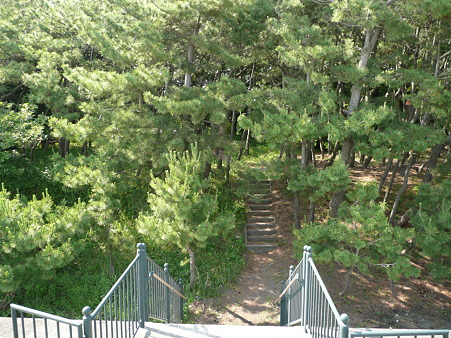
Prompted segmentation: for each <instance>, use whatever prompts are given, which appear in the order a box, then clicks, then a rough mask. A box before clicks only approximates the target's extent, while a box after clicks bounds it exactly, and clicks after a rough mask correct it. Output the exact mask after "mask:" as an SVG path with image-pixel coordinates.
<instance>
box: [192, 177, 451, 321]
mask: <svg viewBox="0 0 451 338" xmlns="http://www.w3.org/2000/svg"><path fill="white" fill-rule="evenodd" d="M378 174H380V171H379V172H371V174H370V175H374V176H376V175H378ZM366 175H368V171H367V172H366ZM353 176H354V177H353V178H354V180H366V179H371V178H368V176H366V177H364V175H363V173H362V172H360V171H356V172H355V175H353ZM374 176H373V179H374ZM282 191H283V187H282V186H281V185H280V184H277V183H276V184H274V185H273V196H274V203H273V211H274V216H275V217H276V224H277V232H278V244H279V248H278V249H277V250H274V251H272V252H270V253H266V254H261V253H260V254H259V253H250V252H247V253H246V257H245V258H246V267H245V268H244V269H243V271H242V272H241V275H240V278H239V280H238V282H237V283H236V284H234V285H231V286H229V287H227V288H224V290H223V292H222V294H221V295H220V296H218V297H215V298H210V299H203V300H198V301H195V302H194V303H193V304H191V306H190V312H191V313H192V314H193V322H196V323H198V324H229V325H278V324H279V308H278V306H277V305H276V304H275V300H276V299H277V298H278V296H279V294H280V291H281V282H282V281H283V280H285V279H286V278H287V275H288V269H289V266H290V265H296V264H297V262H298V260H296V259H295V258H294V249H293V245H292V239H293V235H292V232H291V227H292V218H291V217H292V216H291V215H292V204H291V200H290V198H289V197H288V196H287V195H284V194H283V193H282ZM306 244H308V243H306ZM313 257H314V252H313ZM318 270H319V271H320V274H321V276H322V278H323V280H324V282H325V284H326V286H327V288H328V290H329V293H330V295H331V297H332V299H333V300H334V302H335V305H336V306H337V309H338V311H339V312H340V313H347V314H348V315H349V316H350V318H351V320H350V325H351V327H354V328H363V327H367V328H370V327H372V328H389V327H391V328H406V329H413V328H423V329H426V328H428V329H450V328H451V283H450V282H449V281H443V282H441V283H439V282H436V281H434V280H433V279H431V278H430V277H427V276H422V277H421V279H416V278H411V279H409V280H402V281H400V282H398V283H397V284H396V285H394V288H395V291H396V297H394V296H393V295H392V292H391V288H390V283H389V281H388V280H387V278H386V277H385V275H384V273H383V271H380V270H379V271H378V270H376V271H374V275H373V277H368V276H363V275H361V274H359V273H358V272H354V273H353V275H352V278H351V285H350V287H349V289H348V292H347V294H346V295H345V296H340V295H339V292H340V291H341V290H342V288H343V285H344V280H345V275H346V270H345V269H344V268H343V267H342V266H339V265H329V266H327V265H319V266H318Z"/></svg>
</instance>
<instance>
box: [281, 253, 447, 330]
mask: <svg viewBox="0 0 451 338" xmlns="http://www.w3.org/2000/svg"><path fill="white" fill-rule="evenodd" d="M282 290H283V291H282V293H281V295H280V296H279V298H278V299H277V302H279V301H280V325H287V326H295V325H301V326H303V327H304V330H305V333H308V334H310V335H311V336H312V338H366V337H378V338H384V337H387V338H388V337H397V338H435V337H442V338H450V335H449V333H450V331H449V330H391V329H390V330H389V329H365V330H360V329H350V328H349V325H348V323H349V316H348V315H347V314H342V315H340V314H339V313H338V311H337V308H336V307H335V305H334V302H333V301H332V298H331V297H330V295H329V292H328V291H327V288H326V286H325V284H324V282H323V280H322V278H321V276H320V274H319V272H318V270H317V269H316V266H315V263H314V262H313V259H312V248H311V247H309V246H304V252H303V257H302V260H301V262H300V263H299V264H298V266H297V267H296V268H293V267H290V273H289V277H288V279H287V280H286V282H284V283H282Z"/></svg>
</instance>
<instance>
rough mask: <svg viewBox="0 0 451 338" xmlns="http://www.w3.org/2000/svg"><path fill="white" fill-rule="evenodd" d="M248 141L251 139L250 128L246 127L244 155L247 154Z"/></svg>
mask: <svg viewBox="0 0 451 338" xmlns="http://www.w3.org/2000/svg"><path fill="white" fill-rule="evenodd" d="M250 141H251V130H250V129H248V130H247V135H246V147H245V149H244V153H245V154H246V155H249V147H250Z"/></svg>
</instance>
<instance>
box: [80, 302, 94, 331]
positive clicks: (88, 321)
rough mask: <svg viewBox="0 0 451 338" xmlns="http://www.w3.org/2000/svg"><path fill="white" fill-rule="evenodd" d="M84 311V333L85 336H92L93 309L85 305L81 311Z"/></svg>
mask: <svg viewBox="0 0 451 338" xmlns="http://www.w3.org/2000/svg"><path fill="white" fill-rule="evenodd" d="M81 312H82V313H83V333H84V337H85V338H92V337H93V336H92V317H91V312H92V309H91V308H90V307H89V306H85V307H84V308H83V310H82V311H81Z"/></svg>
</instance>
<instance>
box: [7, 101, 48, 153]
mask: <svg viewBox="0 0 451 338" xmlns="http://www.w3.org/2000/svg"><path fill="white" fill-rule="evenodd" d="M35 110H36V107H35V106H33V105H29V104H26V103H25V104H22V105H20V106H19V107H18V108H17V109H14V105H13V104H6V103H2V102H0V151H1V150H2V149H6V148H10V147H14V146H16V147H19V148H31V147H33V148H34V147H35V146H36V145H37V144H38V143H39V142H40V141H41V140H43V139H44V123H45V121H46V116H44V115H39V116H38V117H35Z"/></svg>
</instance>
